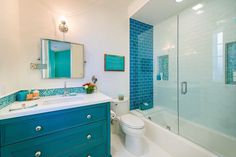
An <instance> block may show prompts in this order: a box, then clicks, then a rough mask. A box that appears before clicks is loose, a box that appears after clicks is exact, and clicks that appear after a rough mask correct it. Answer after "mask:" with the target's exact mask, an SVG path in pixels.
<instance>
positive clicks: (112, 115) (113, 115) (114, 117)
mask: <svg viewBox="0 0 236 157" xmlns="http://www.w3.org/2000/svg"><path fill="white" fill-rule="evenodd" d="M111 119H116V113H115V112H114V111H112V110H111Z"/></svg>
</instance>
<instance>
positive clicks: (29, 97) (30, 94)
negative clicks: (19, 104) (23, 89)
mask: <svg viewBox="0 0 236 157" xmlns="http://www.w3.org/2000/svg"><path fill="white" fill-rule="evenodd" d="M33 99H34V94H33V92H32V91H31V90H29V92H28V94H27V95H26V100H27V101H30V100H33Z"/></svg>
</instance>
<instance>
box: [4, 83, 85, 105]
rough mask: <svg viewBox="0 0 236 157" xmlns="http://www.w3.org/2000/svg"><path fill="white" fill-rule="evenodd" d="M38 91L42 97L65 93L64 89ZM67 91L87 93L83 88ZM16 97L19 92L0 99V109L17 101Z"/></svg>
mask: <svg viewBox="0 0 236 157" xmlns="http://www.w3.org/2000/svg"><path fill="white" fill-rule="evenodd" d="M38 90H39V95H40V96H41V97H45V96H55V95H62V94H63V93H64V88H53V89H38ZM67 91H68V92H69V93H85V90H84V88H83V87H71V88H67ZM16 95H17V92H16V93H13V94H10V95H8V96H5V97H3V98H0V109H2V108H4V107H6V106H7V105H10V104H12V103H14V102H15V101H16Z"/></svg>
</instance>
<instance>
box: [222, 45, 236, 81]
mask: <svg viewBox="0 0 236 157" xmlns="http://www.w3.org/2000/svg"><path fill="white" fill-rule="evenodd" d="M235 63H236V42H231V43H226V52H225V83H226V84H231V85H236V64H235Z"/></svg>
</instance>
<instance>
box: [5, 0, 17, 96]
mask: <svg viewBox="0 0 236 157" xmlns="http://www.w3.org/2000/svg"><path fill="white" fill-rule="evenodd" d="M18 14H19V5H18V1H16V0H4V1H1V5H0V21H1V24H0V30H1V35H0V95H4V94H6V93H8V92H11V91H14V90H16V89H17V88H18V79H19V75H18V58H19V56H18V39H19V15H18Z"/></svg>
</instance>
